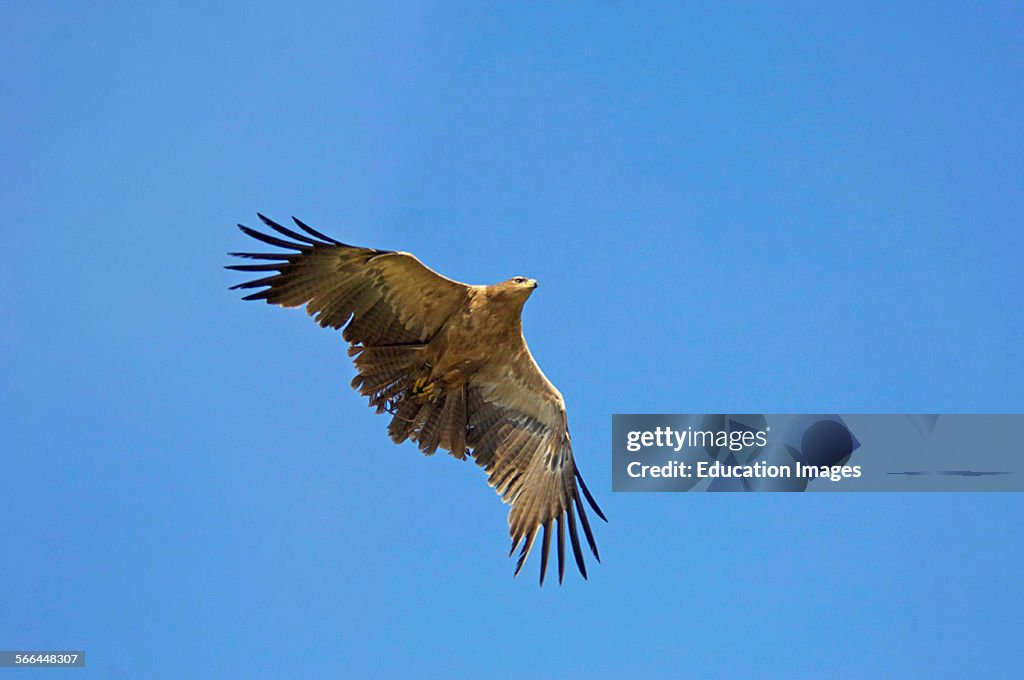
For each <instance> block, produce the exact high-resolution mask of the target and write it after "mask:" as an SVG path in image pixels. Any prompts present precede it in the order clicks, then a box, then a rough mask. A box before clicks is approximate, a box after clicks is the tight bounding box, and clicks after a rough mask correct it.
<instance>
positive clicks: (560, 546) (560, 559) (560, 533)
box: [557, 513, 565, 585]
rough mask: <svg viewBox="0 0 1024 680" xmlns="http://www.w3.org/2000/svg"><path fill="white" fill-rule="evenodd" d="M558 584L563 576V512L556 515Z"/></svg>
mask: <svg viewBox="0 0 1024 680" xmlns="http://www.w3.org/2000/svg"><path fill="white" fill-rule="evenodd" d="M557 524H558V584H559V585H561V584H562V577H563V576H565V513H562V514H561V515H559V516H558V520H557Z"/></svg>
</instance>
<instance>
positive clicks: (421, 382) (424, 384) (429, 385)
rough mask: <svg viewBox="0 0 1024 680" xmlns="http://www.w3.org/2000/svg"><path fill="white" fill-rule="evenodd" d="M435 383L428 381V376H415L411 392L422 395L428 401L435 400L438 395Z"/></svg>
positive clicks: (418, 395)
mask: <svg viewBox="0 0 1024 680" xmlns="http://www.w3.org/2000/svg"><path fill="white" fill-rule="evenodd" d="M438 392H439V390H438V389H437V383H436V382H432V381H430V377H429V376H422V377H419V378H416V382H415V383H413V386H412V393H413V394H414V395H416V396H417V397H423V398H425V399H426V400H429V401H430V402H432V403H433V402H436V401H437V400H438V398H439V397H440V394H438Z"/></svg>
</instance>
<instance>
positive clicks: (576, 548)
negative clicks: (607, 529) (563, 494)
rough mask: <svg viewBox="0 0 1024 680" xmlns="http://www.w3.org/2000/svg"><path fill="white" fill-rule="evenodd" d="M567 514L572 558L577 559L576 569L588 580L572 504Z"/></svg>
mask: <svg viewBox="0 0 1024 680" xmlns="http://www.w3.org/2000/svg"><path fill="white" fill-rule="evenodd" d="M566 514H567V515H568V521H567V522H566V523H567V524H568V525H569V541H570V542H571V543H572V556H573V557H574V558H575V559H576V568H577V569H579V570H580V574H582V575H583V578H587V564H586V562H584V561H583V549H582V548H581V547H580V536H579V533H578V532H577V531H576V513H575V512H574V511H573V508H572V504H571V503H570V504H569V507H568V508H566Z"/></svg>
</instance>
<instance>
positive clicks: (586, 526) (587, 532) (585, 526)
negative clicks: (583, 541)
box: [573, 494, 601, 562]
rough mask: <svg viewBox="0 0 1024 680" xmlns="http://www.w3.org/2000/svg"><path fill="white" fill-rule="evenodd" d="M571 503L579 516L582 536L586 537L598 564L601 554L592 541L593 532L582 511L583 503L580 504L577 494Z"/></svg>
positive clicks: (595, 543) (584, 512) (585, 514)
mask: <svg viewBox="0 0 1024 680" xmlns="http://www.w3.org/2000/svg"><path fill="white" fill-rule="evenodd" d="M573 502H574V503H575V504H576V511H577V512H578V513H579V515H580V524H581V525H583V534H584V535H585V536H586V537H587V543H588V544H589V545H590V552H592V553H594V558H595V559H596V560H597V561H598V562H600V561H601V554H600V553H598V552H597V542H596V541H594V532H593V531H591V530H590V520H589V519H587V513H586V511H585V510H584V509H583V503H581V502H580V495H579V494H576V495H575V496H574V497H573Z"/></svg>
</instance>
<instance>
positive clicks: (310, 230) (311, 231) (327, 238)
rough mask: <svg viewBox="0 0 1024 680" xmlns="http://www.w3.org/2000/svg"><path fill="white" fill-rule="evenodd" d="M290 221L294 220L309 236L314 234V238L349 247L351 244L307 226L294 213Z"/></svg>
mask: <svg viewBox="0 0 1024 680" xmlns="http://www.w3.org/2000/svg"><path fill="white" fill-rule="evenodd" d="M292 222H294V223H295V224H296V225H297V226H298V227H299V229H301V230H302V231H304V232H306V233H307V234H309V235H310V236H315V237H316V238H319V239H323V240H324V241H327V242H328V243H333V244H334V245H336V246H345V247H347V248H351V247H352V246H350V245H348V244H347V243H342V242H341V241H337V240H335V239H333V238H331V237H330V236H327V235H326V234H322V233H320V232H319V231H317V230H316V229H314V228H313V227H311V226H309V225H308V224H306V223H305V222H303V221H302V220H300V219H299V218H298V217H295V216H294V215H293V216H292Z"/></svg>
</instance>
